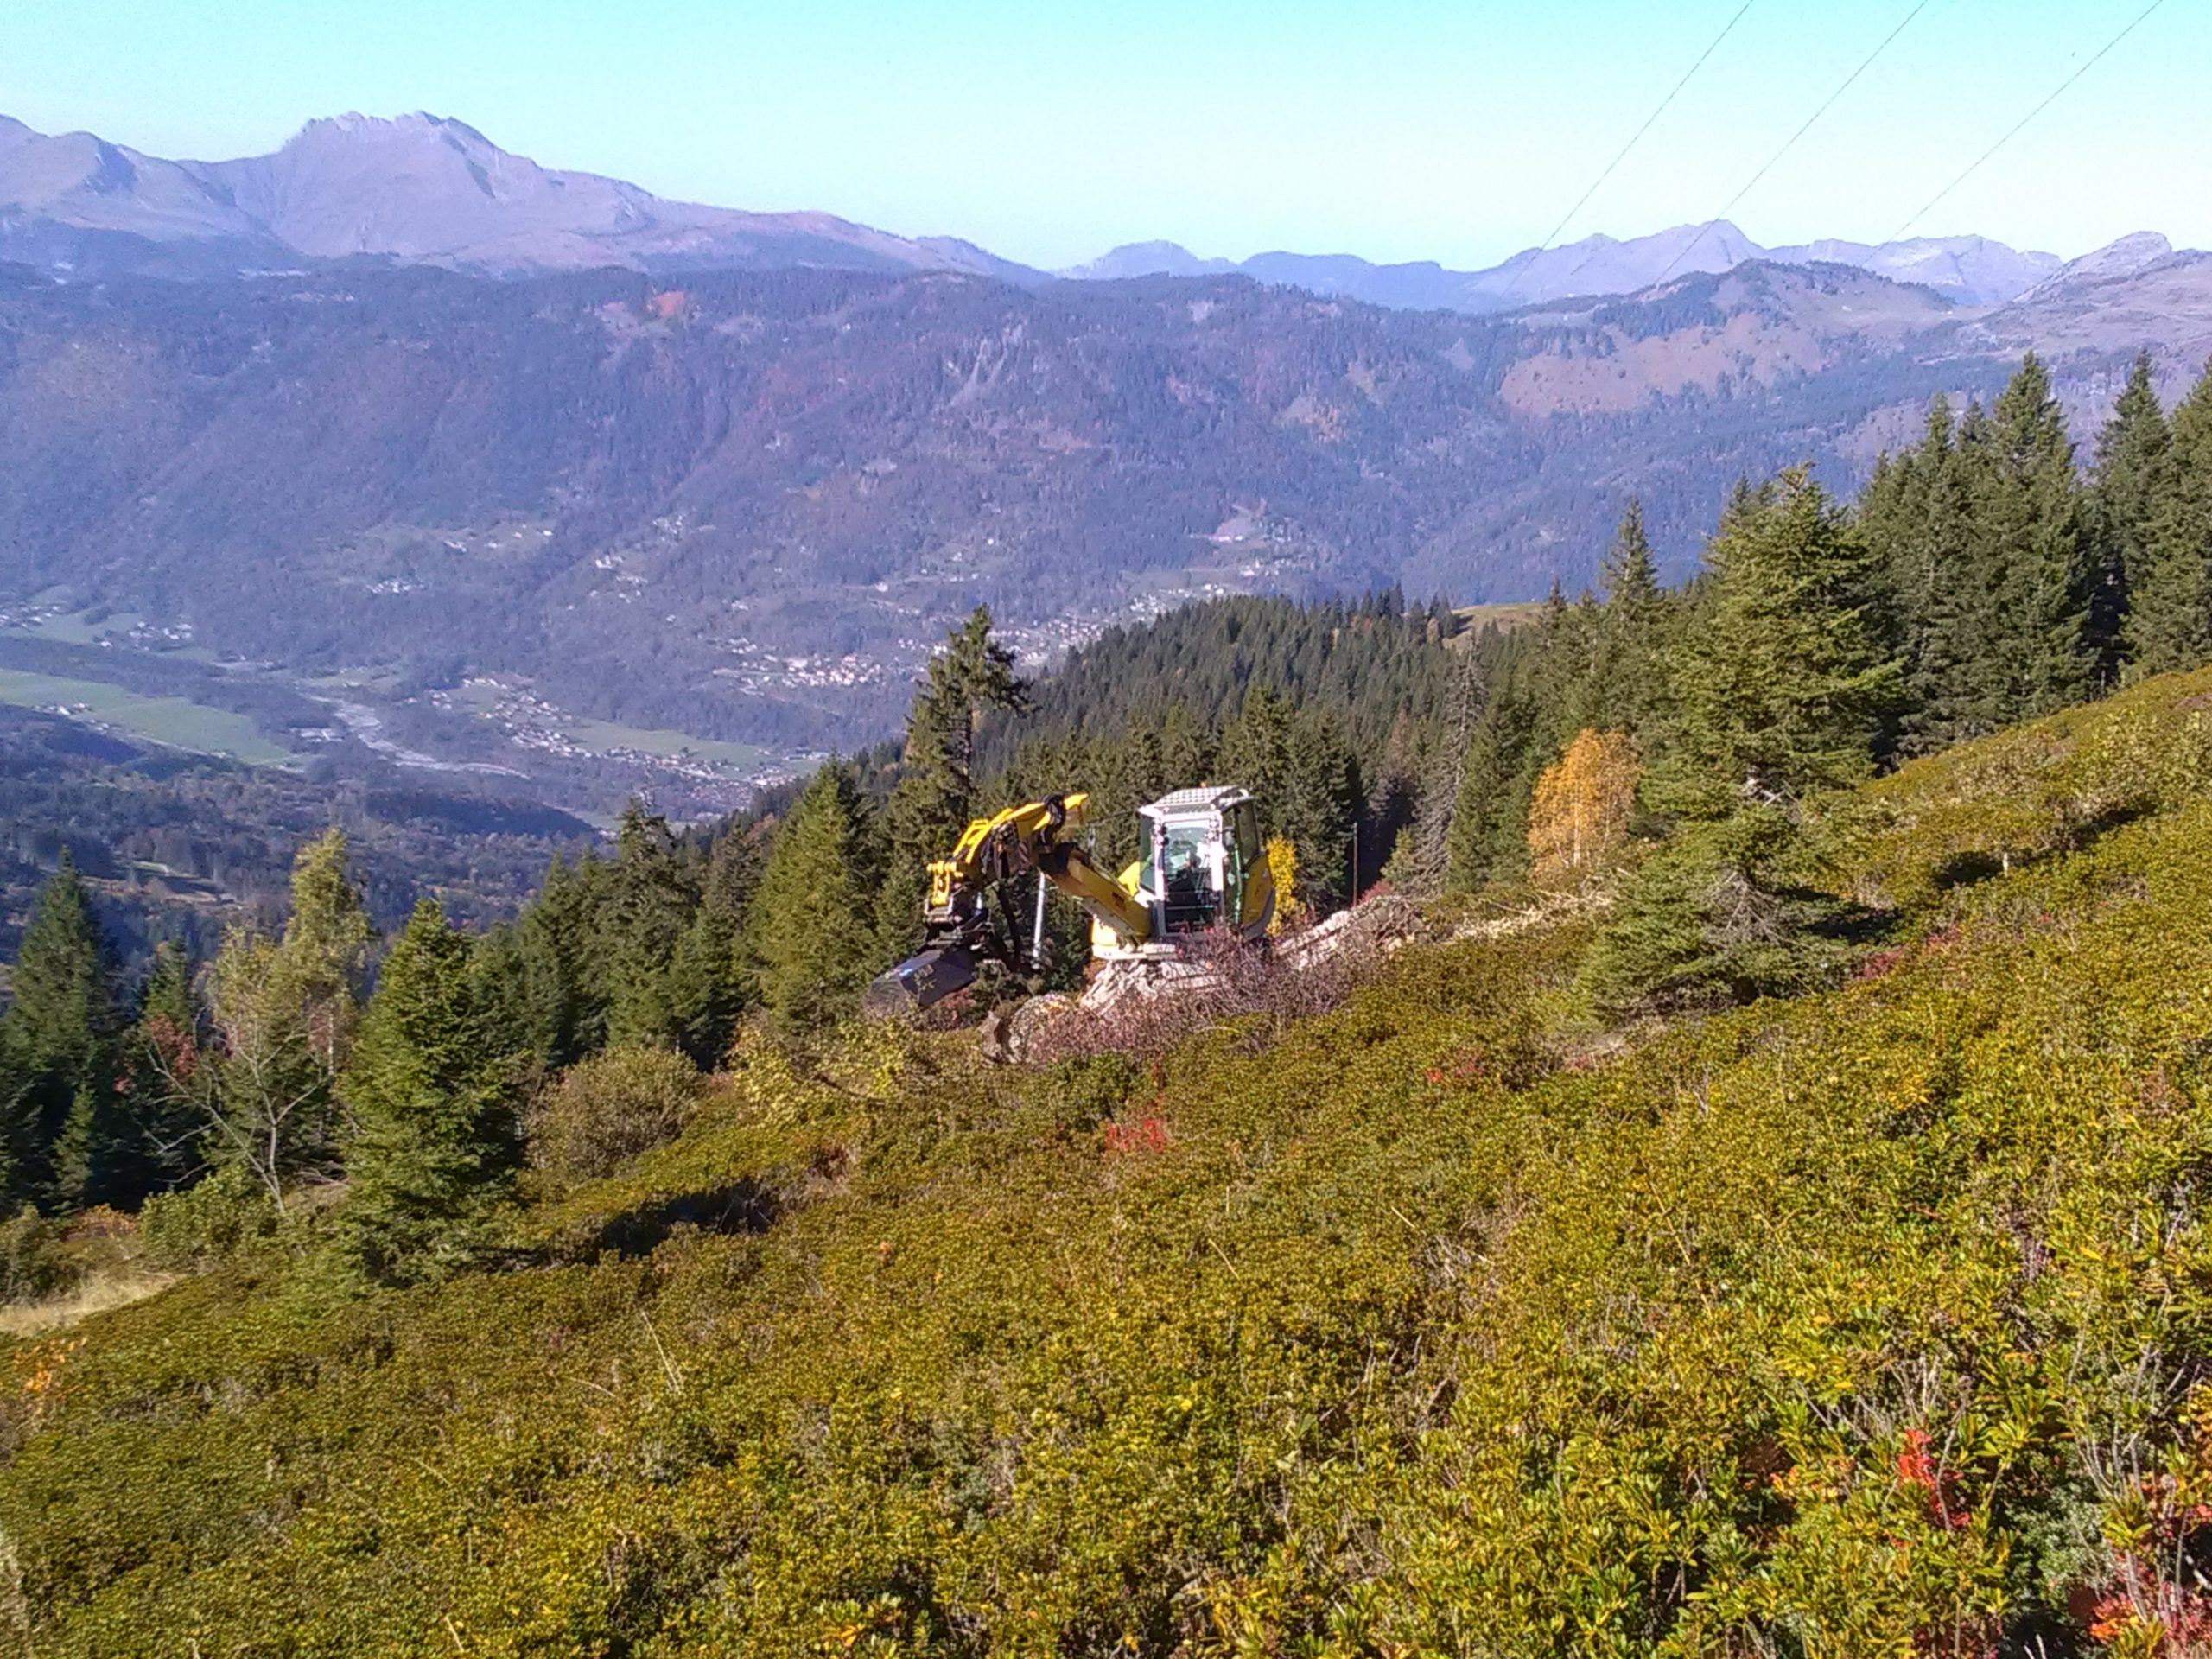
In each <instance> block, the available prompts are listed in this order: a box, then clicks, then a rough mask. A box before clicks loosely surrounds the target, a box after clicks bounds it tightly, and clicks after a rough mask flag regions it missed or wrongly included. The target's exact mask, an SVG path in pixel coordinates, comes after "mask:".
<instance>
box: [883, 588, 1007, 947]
mask: <svg viewBox="0 0 2212 1659" xmlns="http://www.w3.org/2000/svg"><path fill="white" fill-rule="evenodd" d="M1028 707H1029V697H1028V688H1027V685H1026V684H1024V683H1023V682H1022V681H1021V680H1020V677H1017V676H1016V675H1015V673H1014V653H1013V652H1011V651H1009V650H1007V648H1006V647H1005V646H1004V645H1001V644H1000V643H999V640H998V639H997V637H996V636H995V634H994V633H993V632H991V612H990V607H988V606H987V605H978V606H977V607H976V609H975V610H974V612H973V613H971V614H970V615H969V618H968V620H967V621H965V622H964V623H963V624H962V625H961V626H959V627H957V628H956V629H954V630H953V631H952V632H951V634H950V636H949V637H948V638H947V639H946V640H945V643H944V649H943V650H941V651H939V652H938V654H937V655H936V656H934V657H932V658H931V659H930V664H929V667H928V669H927V671H925V674H924V677H923V680H922V685H921V689H920V690H918V691H917V692H916V694H915V696H914V702H913V707H912V710H911V711H910V712H909V714H908V715H907V719H906V743H905V745H904V747H902V748H901V750H900V752H899V781H898V783H897V785H894V786H893V789H892V791H891V798H890V801H889V802H888V804H887V808H886V811H885V819H886V829H887V839H888V842H889V844H890V858H891V868H890V873H889V879H888V880H887V881H886V882H885V883H884V886H883V890H882V893H881V894H880V898H879V899H878V900H877V904H876V909H875V917H876V926H877V928H878V929H879V931H880V933H881V935H882V938H883V954H884V955H885V956H886V957H888V958H896V957H904V956H905V955H906V953H907V952H908V950H911V949H912V946H913V945H914V944H917V943H918V941H919V938H920V931H921V913H922V900H923V897H924V895H925V893H927V891H928V885H929V873H928V872H929V865H930V861H931V860H933V859H938V858H942V857H944V855H945V854H946V853H948V852H950V850H951V849H952V845H953V843H954V842H956V841H957V840H958V839H959V838H960V833H961V831H962V830H963V829H966V828H967V827H968V823H969V820H970V819H971V818H973V817H975V816H976V805H977V798H976V780H975V768H976V734H977V733H978V732H979V730H980V729H981V728H982V722H983V720H984V718H985V717H986V716H987V715H989V714H991V713H993V712H994V711H999V710H1003V711H1006V712H1008V713H1015V714H1019V713H1022V712H1025V711H1026V710H1027V709H1028Z"/></svg>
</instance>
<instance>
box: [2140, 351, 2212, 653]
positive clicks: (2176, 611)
mask: <svg viewBox="0 0 2212 1659" xmlns="http://www.w3.org/2000/svg"><path fill="white" fill-rule="evenodd" d="M2160 473H2161V474H2162V476H2161V477H2160V478H2159V480H2158V483H2157V485H2156V486H2155V488H2154V493H2153V494H2152V505H2151V518H2150V524H2149V527H2148V531H2147V534H2146V535H2145V543H2144V547H2143V571H2142V577H2141V580H2140V582H2139V583H2138V584H2137V591H2136V594H2135V604H2134V607H2133V610H2132V611H2131V612H2130V613H2129V616H2128V640H2129V643H2130V645H2132V646H2133V651H2134V657H2135V669H2136V671H2137V672H2139V673H2142V674H2162V673H2164V672H2167V671H2170V670H2173V669H2180V668H2194V667H2196V666H2197V665H2198V664H2202V663H2203V662H2205V661H2206V660H2207V659H2208V658H2212V363H2208V364H2207V365H2205V371H2204V373H2203V375H2202V378H2199V379H2198V381H2197V383H2196V386H2195V387H2194V388H2192V389H2191V391H2190V394H2189V396H2188V397H2184V398H2183V400H2182V401H2181V403H2180V404H2178V405H2177V406H2176V408H2175V410H2174V417H2173V426H2172V435H2171V444H2170V447H2169V449H2168V453H2167V457H2166V461H2165V463H2164V466H2163V467H2161V468H2160Z"/></svg>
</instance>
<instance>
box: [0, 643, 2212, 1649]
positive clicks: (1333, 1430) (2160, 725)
mask: <svg viewBox="0 0 2212 1659" xmlns="http://www.w3.org/2000/svg"><path fill="white" fill-rule="evenodd" d="M2201 704H2212V673H2207V674H2201V675H2197V676H2194V677H2183V678H2177V679H2169V680H2164V681H2158V682H2154V683H2151V684H2150V685H2147V686H2145V687H2144V688H2141V689H2139V690H2136V691H2134V692H2132V693H2130V694H2128V695H2126V696H2122V697H2119V698H2116V699H2113V700H2111V701H2109V702H2105V703H2102V704H2100V705H2098V706H2096V707H2094V708H2092V709H2082V710H2078V711H2075V712H2074V713H2072V714H2069V715H2065V716H2063V717H2061V718H2060V719H2058V720H2056V721H2047V722H2044V724H2042V725H2040V726H2037V727H2032V728H2026V729H2024V730H2023V731H2020V732H2016V733H2012V734H2005V735H2004V736H2001V737H1999V738H1998V739H1996V740H1993V741H1989V742H1986V743H1981V744H1976V745H1972V746H1968V747H1965V748H1961V749H1959V750H1956V751H1953V752H1951V753H1946V754H1943V755H1940V756H1936V757H1934V758H1932V759H1930V760H1923V761H1921V762H1917V763H1915V764H1914V765H1912V766H1908V767H1906V768H1904V770H1903V771H1901V772H1898V773H1897V774H1896V775H1895V776H1894V777H1892V778H1891V779H1886V780H1885V781H1883V782H1882V783H1880V784H1878V785H1873V786H1872V787H1870V788H1868V789H1867V790H1866V791H1863V792H1862V794H1861V795H1860V796H1859V799H1858V805H1857V809H1856V810H1853V811H1852V812H1850V813H1848V814H1847V815H1846V816H1845V819H1844V823H1845V824H1846V826H1847V829H1846V833H1844V834H1842V835H1840V836H1838V837H1837V838H1836V839H1835V840H1834V843H1833V844H1832V845H1831V846H1830V848H1829V849H1828V854H1827V865H1826V867H1825V868H1824V870H1823V872H1822V874H1821V880H1824V881H1825V882H1826V883H1827V884H1828V885H1829V886H1831V887H1833V888H1834V890H1835V891H1836V892H1837V893H1839V894H1840V895H1844V896H1848V897H1852V898H1854V899H1857V900H1859V902H1860V903H1862V904H1864V905H1866V906H1870V907H1872V908H1873V909H1874V910H1875V911H1877V912H1879V913H1881V914H1882V915H1883V916H1884V917H1885V922H1886V926H1887V930H1888V932H1887V938H1886V940H1885V942H1884V943H1883V944H1880V945H1879V946H1878V947H1875V948H1872V949H1871V950H1870V953H1869V954H1868V955H1867V956H1866V957H1865V958H1864V960H1863V961H1862V962H1861V963H1860V965H1859V968H1858V969H1857V971H1856V974H1855V976H1853V978H1852V980H1851V981H1850V982H1848V983H1846V984H1844V985H1841V986H1840V987H1839V988H1834V989H1832V990H1830V991H1827V992H1824V993H1821V994H1818V995H1809V996H1806V997H1803V998H1800V999H1797V1000H1795V1001H1789V1002H1764V1003H1760V1004H1758V1005H1755V1006H1753V1007H1750V1008H1747V1009H1745V1010H1742V1011H1740V1012H1738V1013H1734V1014H1726V1015H1722V1016H1716V1017H1713V1018H1710V1019H1707V1020H1702V1021H1686V1022H1683V1023H1681V1024H1680V1025H1677V1026H1675V1027H1658V1026H1656V1025H1645V1026H1642V1027H1637V1028H1634V1029H1632V1030H1630V1031H1625V1032H1614V1031H1607V1030H1605V1029H1603V1028H1601V1027H1599V1025H1597V1023H1596V1022H1594V1021H1593V1020H1591V1019H1590V1018H1589V1016H1588V1015H1587V1014H1586V1013H1585V1012H1583V1010H1582V1009H1581V1007H1580V1005H1579V1004H1578V1002H1577V1001H1576V999H1575V997H1574V996H1573V993H1572V991H1571V989H1570V982H1571V981H1572V979H1573V970H1574V968H1575V966H1576V963H1577V961H1578V959H1579V957H1580V952H1581V950H1582V948H1583V946H1584V944H1585V942H1586V940H1585V936H1584V933H1583V931H1581V927H1580V925H1578V924H1573V923H1567V924H1563V925H1558V926H1554V927H1552V928H1549V929H1540V930H1533V931H1525V932H1522V933H1520V934H1517V935H1514V936H1510V937H1508V938H1500V939H1489V940H1479V939H1465V940H1461V941H1458V942H1446V943H1440V944H1427V945H1422V946H1417V947H1415V948H1414V949H1412V950H1408V951H1407V952H1405V953H1402V955H1400V956H1399V957H1396V958H1395V960H1394V961H1393V963H1392V964H1391V966H1390V967H1389V969H1388V970H1387V972H1386V973H1385V974H1384V975H1383V977H1382V979H1381V980H1380V982H1377V983H1376V984H1374V985H1372V986H1370V988H1367V989H1366V990H1365V991H1363V993H1361V994H1359V995H1357V996H1356V997H1355V998H1354V999H1353V1000H1352V1001H1351V1002H1350V1003H1349V1004H1348V1005H1347V1006H1346V1007H1343V1008H1342V1009H1340V1010H1339V1011H1338V1012H1337V1013H1335V1014H1331V1015H1328V1016H1326V1017H1324V1018H1321V1019H1318V1020H1311V1021H1307V1022H1304V1023H1301V1024H1297V1025H1294V1026H1291V1027H1287V1028H1284V1029H1281V1030H1276V1029H1271V1028H1267V1027H1262V1026H1258V1025H1253V1024H1246V1025H1243V1026H1239V1027H1233V1028H1228V1029H1220V1030H1213V1031H1207V1032H1201V1033H1194V1034H1193V1035H1192V1037H1191V1039H1189V1040H1188V1042H1187V1043H1186V1044H1185V1046H1183V1047H1181V1048H1180V1049H1179V1050H1178V1051H1176V1052H1173V1054H1172V1055H1170V1056H1169V1057H1168V1058H1166V1060H1164V1061H1162V1062H1160V1063H1159V1064H1157V1065H1136V1064H1132V1063H1128V1062H1126V1061H1122V1060H1120V1059H1116V1058H1106V1059H1103V1060H1091V1061H1088V1062H1084V1063H1080V1064H1071V1065H1064V1066H1062V1067H1060V1068H1058V1069H1056V1070H1051V1071H1022V1070H1001V1071H992V1070H987V1069H984V1068H982V1067H981V1066H979V1065H977V1064H976V1062H975V1061H974V1060H973V1058H971V1055H970V1052H969V1049H968V1048H967V1046H965V1039H959V1038H954V1037H934V1036H927V1035H922V1036H916V1035H910V1034H898V1033H882V1032H878V1033H861V1034H855V1035H854V1036H852V1037H850V1038H849V1039H847V1040H845V1041H843V1042H842V1043H840V1044H838V1045H835V1046H829V1047H827V1048H825V1049H823V1051H821V1052H817V1053H814V1054H811V1055H800V1056H797V1057H794V1056H792V1055H791V1054H788V1053H785V1052H781V1051H779V1050H776V1049H773V1048H771V1047H768V1046H759V1047H753V1046H741V1049H740V1051H739V1052H738V1053H737V1055H736V1056H735V1057H734V1060H733V1064H732V1065H731V1067H730V1069H729V1071H728V1075H727V1077H725V1078H723V1079H721V1080H720V1081H719V1082H718V1084H717V1085H716V1088H715V1091H714V1092H713V1093H711V1094H710V1095H709V1096H708V1097H707V1099H706V1100H705V1102H704V1103H702V1105H701V1106H700V1107H699V1108H698V1109H696V1111H695V1113H694V1114H693V1116H692V1118H691V1121H690V1124H689V1127H688V1128H687V1129H686V1131H685V1132H684V1133H683V1135H681V1136H680V1137H679V1138H677V1140H675V1141H672V1142H671V1143H669V1144H667V1145H665V1146H663V1147H659V1148H658V1149H656V1150H653V1151H651V1152H648V1153H645V1154H643V1155H642V1156H640V1157H639V1158H637V1159H635V1160H632V1161H631V1162H630V1163H628V1164H626V1165H625V1166H621V1167H620V1168H619V1169H617V1170H616V1172H615V1173H613V1175H611V1176H609V1177H607V1178H605V1179H598V1180H591V1181H575V1182H562V1181H559V1180H556V1179H554V1178H552V1177H550V1176H542V1177H540V1178H539V1185H537V1189H536V1190H535V1191H534V1192H533V1193H532V1194H531V1200H530V1202H529V1203H528V1204H527V1205H524V1207H523V1208H521V1209H520V1210H518V1211H517V1213H516V1214H515V1215H514V1216H513V1217H512V1224H511V1239H510V1255H509V1260H508V1264H507V1270H505V1271H498V1272H491V1273H482V1274H474V1275H472V1276H468V1277H465V1278H461V1279H458V1280H455V1281H450V1282H448V1283H447V1284H445V1285H443V1286H442V1287H430V1288H423V1289H417V1290H412V1291H406V1292H388V1293H379V1294H374V1295H371V1296H367V1297H362V1298H344V1297H340V1295H339V1294H337V1293H336V1292H335V1291H334V1290H333V1289H331V1288H329V1283H330V1281H328V1280H327V1277H326V1276H325V1275H323V1274H321V1272H320V1271H319V1269H318V1266H317V1262H318V1257H317V1254H316V1250H315V1234H314V1228H313V1224H312V1223H311V1222H309V1223H306V1224H301V1226H300V1227H299V1228H298V1229H297V1230H296V1231H295V1232H294V1233H292V1234H290V1235H289V1236H284V1237H282V1238H280V1239H279V1240H278V1241H277V1243H271V1244H268V1245H265V1246H264V1247H262V1248H260V1249H257V1250H249V1251H245V1252H240V1253H237V1254H234V1255H232V1256H231V1257H230V1258H228V1259H227V1260H226V1261H224V1262H219V1264H218V1265H216V1266H215V1267H213V1268H212V1269H211V1270H209V1271H207V1272H205V1273H204V1274H200V1275H199V1276H197V1277H194V1278H191V1279H188V1280H187V1281H184V1282H182V1283H181V1284H179V1285H177V1286H175V1287H174V1288H171V1289H169V1290H168V1291H166V1292H164V1293H162V1294H159V1295H157V1296H155V1297H153V1298H151V1299H150V1300H146V1301H143V1302H141V1303H139V1304H137V1305H136V1306H130V1307H127V1308H124V1309H122V1310H119V1311H117V1312H113V1313H107V1314H104V1315H101V1316H99V1317H98V1318H96V1319H92V1320H89V1321H87V1322H86V1323H84V1324H83V1325H79V1326H77V1327H76V1328H74V1329H73V1330H71V1331H68V1332H62V1333H60V1334H56V1335H50V1336H48V1337H45V1338H39V1339H36V1340H30V1341H24V1342H22V1343H20V1344H18V1345H17V1346H16V1348H15V1350H14V1351H13V1352H12V1353H11V1355H10V1366H11V1368H12V1369H11V1376H12V1378H13V1382H12V1385H11V1386H10V1388H9V1389H8V1390H7V1394H6V1401H5V1406H4V1410H3V1411H0V1446H3V1447H4V1451H5V1454H6V1466H5V1468H4V1471H0V1532H3V1533H4V1538H5V1545H6V1548H5V1551H4V1553H0V1622H4V1621H12V1622H13V1624H14V1626H15V1630H16V1633H17V1635H18V1637H20V1638H21V1639H22V1643H23V1645H24V1646H25V1648H26V1649H35V1651H37V1652H38V1653H40V1654H41V1655H66V1654H87V1655H91V1654H101V1655H105V1654H115V1653H125V1652H175V1653H188V1652H195V1651H196V1652H200V1653H204V1654H209V1655H213V1654H216V1653H224V1654H237V1655H260V1654H270V1655H276V1654H285V1655H294V1654H298V1655H305V1654H324V1653H327V1654H339V1653H349V1654H350V1653H364V1652H378V1653H387V1652H389V1653H415V1652H419V1653H425V1654H428V1653H433V1652H437V1653H444V1652H459V1653H467V1654H524V1653H535V1654H549V1655H550V1654H569V1653H578V1652H583V1653H604V1654H673V1653H739V1652H743V1653H753V1654H780V1653H791V1654H801V1653H844V1652H851V1653H875V1654H889V1653H893V1652H938V1653H946V1654H982V1653H1040V1654H1041V1653H1059V1654H1104V1653H1108V1652H1135V1653H1150V1654H1166V1653H1169V1652H1172V1651H1179V1650H1181V1651H1189V1652H1215V1653H1224V1654H1226V1653H1232V1652H1233V1653H1236V1654H1240V1655H1242V1654H1253V1655H1258V1654H1278V1653H1280V1654H1289V1653H1313V1654H1321V1653H1327V1654H1347V1655H1348V1654H1374V1655H1391V1656H1395V1655H1409V1654H1414V1653H1426V1652H1469V1653H1497V1654H1505V1653H1512V1654H1529V1653H1570V1652H1572V1653H1631V1652H1635V1653H1643V1652H1664V1653H1690V1652H1708V1651H1726V1652H1739V1653H1791V1654H1801V1653H1802V1654H1808V1655H1810V1654H1837V1655H1843V1654H1850V1655H1864V1654H1870V1653H1875V1652H1890V1653H1906V1652H1910V1653H1942V1654H1961V1655H1963V1654H1968V1653H1973V1654H1984V1653H1991V1652H2007V1653H2027V1652H2037V1651H2040V1652H2043V1653H2046V1654H2051V1655H2056V1654H2063V1653H2069V1652H2079V1651H2096V1650H2103V1649H2107V1648H2109V1649H2111V1650H2113V1651H2117V1652H2130V1653H2137V1654H2148V1653H2151V1652H2155V1651H2159V1650H2162V1648H2161V1644H2162V1643H2163V1644H2164V1647H2163V1650H2164V1651H2169V1652H2185V1651H2195V1650H2197V1645H2196V1644H2201V1643H2202V1639H2203V1632H2204V1631H2205V1630H2207V1629H2208V1628H2212V1606H2208V1605H2207V1604H2206V1603H2205V1602H2204V1600H2203V1599H2202V1598H2201V1596H2200V1594H2199V1593H2198V1592H2197V1590H2196V1580H2195V1579H2194V1577H2193V1573H2194V1572H2195V1569H2196V1563H2197V1562H2198V1560H2200V1559H2201V1555H2200V1552H2201V1550H2202V1547H2203V1544H2204V1539H2203V1536H2202V1535H2203V1532H2204V1530H2205V1517H2206V1516H2207V1514H2208V1511H2207V1510H2206V1509H2205V1508H2204V1503H2205V1501H2206V1498H2207V1496H2208V1493H2207V1486H2208V1482H2212V1453H2208V1452H2207V1450H2206V1447H2205V1446H2204V1443H2203V1442H2202V1440H2201V1439H2200V1429H2199V1424H2200V1422H2201V1421H2202V1420H2204V1419H2205V1417H2206V1415H2207V1409H2208V1408H2207V1405H2206V1398H2205V1397H2202V1396H2200V1395H2198V1394H2197V1393H2196V1389H2197V1388H2198V1385H2199V1383H2200V1381H2201V1380H2202V1377H2203V1376H2204V1373H2205V1367H2206V1362H2207V1360H2208V1358H2212V1325H2208V1320H2207V1307H2206V1302H2205V1298H2204V1293H2203V1286H2204V1285H2205V1284H2206V1283H2207V1282H2212V1279H2208V1274H2212V1243H2208V1241H2207V1239H2206V1237H2205V1232H2204V1227H2203V1224H2202V1219H2201V1216H2200V1209H2201V1206H2200V1201H2199V1198H2198V1192H2199V1189H2200V1187H2201V1186H2202V1183H2203V1180H2204V1179H2205V1176H2206V1173H2207V1170H2208V1160H2212V1092H2208V1090H2212V1074H2208V1071H2207V1065H2208V1062H2207V1055H2208V1053H2212V874H2208V871H2212V719H2208V716H2207V715H2204V714H2202V713H2199V712H2197V709H2198V706H2199V705H2201ZM2038 1644H2039V1645H2038Z"/></svg>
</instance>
